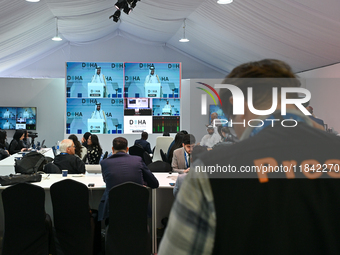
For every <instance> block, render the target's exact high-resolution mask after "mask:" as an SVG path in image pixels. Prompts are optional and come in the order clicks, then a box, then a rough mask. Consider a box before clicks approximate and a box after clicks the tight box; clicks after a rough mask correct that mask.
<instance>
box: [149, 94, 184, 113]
mask: <svg viewBox="0 0 340 255" xmlns="http://www.w3.org/2000/svg"><path fill="white" fill-rule="evenodd" d="M152 112H153V114H152V115H153V116H179V115H180V99H161V98H154V99H152Z"/></svg>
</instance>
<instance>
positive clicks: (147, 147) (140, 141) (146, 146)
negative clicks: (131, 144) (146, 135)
mask: <svg viewBox="0 0 340 255" xmlns="http://www.w3.org/2000/svg"><path fill="white" fill-rule="evenodd" d="M137 144H139V145H141V146H142V147H143V149H144V150H145V151H146V152H147V153H149V154H151V153H152V151H151V147H150V143H149V142H148V141H146V140H144V139H137V140H136V141H135V145H137Z"/></svg>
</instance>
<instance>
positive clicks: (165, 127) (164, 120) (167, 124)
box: [152, 116, 180, 133]
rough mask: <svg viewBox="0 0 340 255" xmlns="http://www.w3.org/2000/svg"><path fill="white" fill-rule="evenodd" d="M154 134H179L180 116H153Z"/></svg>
mask: <svg viewBox="0 0 340 255" xmlns="http://www.w3.org/2000/svg"><path fill="white" fill-rule="evenodd" d="M152 122H153V124H152V133H164V132H169V133H178V132H179V129H180V117H179V116H153V117H152Z"/></svg>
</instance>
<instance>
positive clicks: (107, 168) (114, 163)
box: [98, 152, 159, 220]
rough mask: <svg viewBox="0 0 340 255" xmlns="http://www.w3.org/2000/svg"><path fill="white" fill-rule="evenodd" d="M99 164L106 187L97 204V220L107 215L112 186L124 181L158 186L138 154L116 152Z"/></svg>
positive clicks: (152, 186) (151, 186)
mask: <svg viewBox="0 0 340 255" xmlns="http://www.w3.org/2000/svg"><path fill="white" fill-rule="evenodd" d="M100 165H101V167H102V174H103V179H104V182H105V183H106V189H105V192H104V194H103V196H102V199H101V202H100V205H99V212H98V220H104V219H106V218H107V217H108V216H109V203H108V199H109V191H110V189H111V188H113V187H114V186H116V185H118V184H122V183H124V182H135V183H138V184H140V185H147V186H149V187H150V188H153V189H154V188H158V185H159V184H158V180H157V179H156V177H155V176H154V175H153V173H151V171H150V170H149V169H148V168H147V166H146V165H145V164H144V162H143V160H142V158H141V157H139V156H132V155H129V154H126V153H124V152H118V153H116V154H113V155H112V156H111V157H109V158H106V159H104V160H102V161H101V162H100Z"/></svg>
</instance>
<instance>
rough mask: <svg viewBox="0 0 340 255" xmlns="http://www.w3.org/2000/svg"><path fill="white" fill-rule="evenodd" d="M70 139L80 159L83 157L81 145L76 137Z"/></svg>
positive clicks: (72, 136)
mask: <svg viewBox="0 0 340 255" xmlns="http://www.w3.org/2000/svg"><path fill="white" fill-rule="evenodd" d="M68 139H71V140H72V141H73V143H74V146H75V154H76V155H78V156H79V157H80V155H81V144H80V142H79V140H78V137H77V136H76V135H69V137H68Z"/></svg>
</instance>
